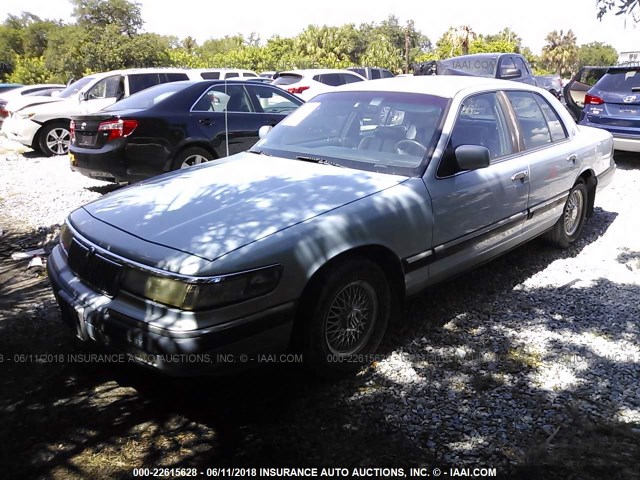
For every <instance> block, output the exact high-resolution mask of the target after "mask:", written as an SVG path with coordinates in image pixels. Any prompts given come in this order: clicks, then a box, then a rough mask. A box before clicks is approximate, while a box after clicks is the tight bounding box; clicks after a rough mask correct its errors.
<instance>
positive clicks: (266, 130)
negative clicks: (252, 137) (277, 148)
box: [258, 125, 273, 138]
mask: <svg viewBox="0 0 640 480" xmlns="http://www.w3.org/2000/svg"><path fill="white" fill-rule="evenodd" d="M272 129H273V127H272V126H271V125H263V126H261V127H260V129H259V130H258V137H260V138H264V137H266V136H267V135H268V134H269V132H270V131H271V130H272Z"/></svg>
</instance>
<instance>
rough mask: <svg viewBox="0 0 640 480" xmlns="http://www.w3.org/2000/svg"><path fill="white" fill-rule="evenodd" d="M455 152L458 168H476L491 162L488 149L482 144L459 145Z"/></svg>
mask: <svg viewBox="0 0 640 480" xmlns="http://www.w3.org/2000/svg"><path fill="white" fill-rule="evenodd" d="M455 153H456V162H457V163H458V167H459V168H460V170H478V169H480V168H486V167H488V166H489V164H490V163H491V154H490V153H489V149H488V148H487V147H483V146H482V145H460V146H459V147H458V148H456V152H455Z"/></svg>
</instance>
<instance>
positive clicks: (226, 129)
mask: <svg viewBox="0 0 640 480" xmlns="http://www.w3.org/2000/svg"><path fill="white" fill-rule="evenodd" d="M224 94H225V95H226V96H227V106H226V107H225V108H224V143H225V146H226V148H227V157H228V156H229V117H228V114H229V100H231V96H230V95H229V94H228V93H227V79H226V78H225V79H224Z"/></svg>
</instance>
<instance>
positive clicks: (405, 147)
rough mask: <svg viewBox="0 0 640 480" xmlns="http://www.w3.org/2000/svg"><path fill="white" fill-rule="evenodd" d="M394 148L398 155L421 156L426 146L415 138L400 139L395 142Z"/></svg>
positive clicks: (425, 150)
mask: <svg viewBox="0 0 640 480" xmlns="http://www.w3.org/2000/svg"><path fill="white" fill-rule="evenodd" d="M394 148H395V150H396V153H399V154H400V155H414V156H416V157H421V156H423V155H424V154H425V153H427V147H425V146H424V145H422V144H421V143H420V142H416V141H415V140H400V141H399V142H398V143H396V144H395V146H394Z"/></svg>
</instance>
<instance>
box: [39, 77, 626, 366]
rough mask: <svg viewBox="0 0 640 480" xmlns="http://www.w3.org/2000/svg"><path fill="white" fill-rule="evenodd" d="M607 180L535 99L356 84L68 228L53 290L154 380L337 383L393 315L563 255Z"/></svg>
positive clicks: (595, 140) (485, 90)
mask: <svg viewBox="0 0 640 480" xmlns="http://www.w3.org/2000/svg"><path fill="white" fill-rule="evenodd" d="M262 130H263V134H264V133H265V130H268V127H266V128H263V129H262ZM230 140H231V139H230ZM614 171H615V163H614V161H613V155H612V138H611V135H610V134H609V133H608V132H606V131H604V130H598V129H593V128H589V127H578V126H576V124H575V123H574V121H573V119H572V118H571V117H570V115H569V113H568V112H567V111H566V110H565V109H564V108H563V106H562V105H561V104H560V103H559V102H558V101H557V100H556V99H555V98H554V97H553V96H552V95H550V94H549V93H547V92H545V91H544V90H542V89H539V88H537V87H534V86H529V85H524V84H519V83H515V82H508V81H502V80H495V79H486V78H475V77H450V76H446V77H406V78H394V79H382V80H379V81H376V82H359V83H357V84H351V85H346V86H343V87H340V88H338V89H336V90H335V91H331V92H328V93H324V94H321V95H318V96H317V97H315V98H314V99H312V100H311V101H309V102H307V103H306V104H304V105H302V106H300V107H299V108H298V109H297V110H296V111H295V112H293V113H292V114H291V115H289V116H288V117H287V118H286V119H285V120H283V121H282V122H281V123H280V124H278V125H277V126H276V127H275V128H273V130H271V131H270V132H268V133H266V135H263V138H262V139H261V140H260V141H259V142H258V143H257V144H256V145H255V146H254V147H253V149H252V150H251V151H249V152H245V153H240V154H237V155H235V156H232V157H228V158H226V159H222V160H219V161H215V162H211V163H207V164H204V165H201V166H196V167H192V168H188V169H184V170H181V171H179V172H171V173H168V174H165V175H162V176H159V177H156V178H154V179H150V180H148V181H145V182H142V183H140V184H137V185H135V186H132V187H128V188H125V189H122V190H120V191H117V192H114V193H112V194H110V195H107V196H105V197H103V198H101V199H99V200H97V201H95V202H93V203H90V204H88V205H86V206H84V207H82V208H79V209H78V210H76V211H74V212H73V213H72V214H71V215H70V216H69V218H68V219H67V222H66V225H65V227H64V228H63V230H62V232H61V244H60V245H59V246H57V247H56V248H55V249H54V251H53V252H52V254H51V256H50V257H49V262H48V272H49V278H50V280H51V284H52V286H53V290H54V292H55V294H56V297H57V298H58V301H59V304H60V307H61V310H62V313H63V319H65V320H66V321H67V322H69V323H70V324H71V325H72V326H73V328H74V329H75V331H76V333H77V335H78V336H79V337H80V338H83V339H91V340H94V341H97V342H100V343H103V344H106V345H109V346H111V347H112V348H114V349H117V350H119V351H124V352H127V353H129V354H130V355H131V356H132V358H135V359H136V360H137V361H139V362H141V363H144V364H147V365H150V366H152V367H155V368H158V369H160V370H163V371H166V372H171V373H176V374H190V373H194V372H196V371H199V370H200V368H201V367H207V368H216V367H225V368H226V367H229V366H230V365H229V364H230V363H231V362H229V359H230V358H231V359H232V360H234V361H235V362H236V364H238V363H243V362H244V363H250V362H252V361H253V362H256V361H257V362H259V361H260V358H264V357H261V356H260V354H266V353H271V352H279V351H285V350H286V349H287V348H291V347H293V348H295V349H297V350H296V351H298V352H301V353H302V357H303V359H304V362H305V363H306V364H307V365H309V366H310V367H311V369H313V370H314V371H316V372H319V373H322V374H332V373H336V372H343V371H347V370H353V369H354V368H355V367H357V366H360V365H362V364H364V363H367V362H368V361H369V360H370V358H371V357H370V354H371V353H373V352H374V351H375V350H376V348H377V347H378V345H379V343H380V341H381V339H382V337H383V335H384V332H385V329H386V327H387V323H388V321H389V319H390V316H391V315H392V312H394V311H395V307H396V306H397V305H398V303H399V302H401V300H402V299H403V298H404V297H406V296H409V295H412V294H415V293H417V292H419V291H420V290H421V289H423V288H425V287H427V286H429V285H431V284H433V283H435V282H438V281H440V280H443V279H445V278H447V277H450V276H452V275H454V274H456V273H458V272H460V271H462V270H464V269H468V268H470V267H473V266H475V265H478V264H479V263H481V262H485V261H487V260H489V259H491V258H493V257H495V256H497V255H499V254H501V253H504V252H506V251H507V250H509V249H511V248H513V247H516V246H517V245H519V244H521V243H523V242H525V241H527V240H530V239H532V238H534V237H537V236H539V235H541V234H546V235H547V236H548V238H549V239H550V240H551V241H553V242H555V243H556V244H557V245H559V246H561V247H567V246H569V245H571V244H572V243H573V242H575V241H576V239H578V237H579V236H580V233H581V231H582V227H583V223H584V220H585V216H589V215H592V214H593V209H594V199H595V198H596V194H597V192H598V191H599V190H600V188H602V187H604V186H605V185H607V184H608V183H609V182H610V181H611V180H612V178H613V174H614ZM434 301H435V300H434Z"/></svg>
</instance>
